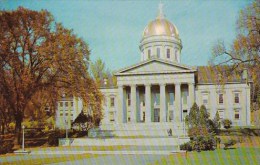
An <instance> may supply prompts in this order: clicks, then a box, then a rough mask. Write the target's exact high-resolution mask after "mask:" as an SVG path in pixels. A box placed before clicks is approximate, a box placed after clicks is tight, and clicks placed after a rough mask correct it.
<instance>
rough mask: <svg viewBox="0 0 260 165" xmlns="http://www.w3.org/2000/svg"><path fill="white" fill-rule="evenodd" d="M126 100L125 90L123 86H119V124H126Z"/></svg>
mask: <svg viewBox="0 0 260 165" xmlns="http://www.w3.org/2000/svg"><path fill="white" fill-rule="evenodd" d="M124 103H125V100H124V88H123V86H122V85H119V86H118V109H117V121H118V123H125V122H126V116H125V115H126V112H125V105H124Z"/></svg>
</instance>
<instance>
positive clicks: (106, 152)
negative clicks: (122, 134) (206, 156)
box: [30, 150, 182, 155]
mask: <svg viewBox="0 0 260 165" xmlns="http://www.w3.org/2000/svg"><path fill="white" fill-rule="evenodd" d="M178 152H180V151H127V150H122V151H51V152H50V151H48V152H44V151H36V152H31V153H30V155H43V154H44V155H55V154H58V155H60V154H62V155H67V154H68V155H70V154H98V155H104V154H109V155H170V154H173V153H178ZM181 152H182V151H181Z"/></svg>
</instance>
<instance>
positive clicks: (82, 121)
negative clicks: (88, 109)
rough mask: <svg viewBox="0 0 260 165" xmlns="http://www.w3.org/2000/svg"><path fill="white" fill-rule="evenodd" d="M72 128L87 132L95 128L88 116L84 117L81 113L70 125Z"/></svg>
mask: <svg viewBox="0 0 260 165" xmlns="http://www.w3.org/2000/svg"><path fill="white" fill-rule="evenodd" d="M72 126H79V130H82V131H88V130H89V129H90V128H93V127H94V126H95V123H94V122H93V119H92V117H91V116H90V115H86V114H84V112H83V111H81V112H80V114H79V115H78V116H77V118H76V119H75V120H74V122H73V123H72Z"/></svg>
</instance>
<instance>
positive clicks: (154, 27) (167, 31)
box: [143, 3, 179, 38]
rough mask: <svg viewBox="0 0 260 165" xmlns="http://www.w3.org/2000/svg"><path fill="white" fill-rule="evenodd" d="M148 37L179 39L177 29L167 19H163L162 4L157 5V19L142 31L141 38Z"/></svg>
mask: <svg viewBox="0 0 260 165" xmlns="http://www.w3.org/2000/svg"><path fill="white" fill-rule="evenodd" d="M149 36H171V37H177V38H179V32H178V30H177V28H176V27H175V26H174V25H173V24H172V23H171V22H170V21H168V20H167V19H165V18H164V14H163V4H162V3H160V4H159V12H158V16H157V18H156V19H155V20H154V21H152V22H150V23H149V24H148V25H147V26H146V27H145V29H144V32H143V38H145V37H149Z"/></svg>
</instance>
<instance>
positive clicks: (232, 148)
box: [224, 147, 237, 150]
mask: <svg viewBox="0 0 260 165" xmlns="http://www.w3.org/2000/svg"><path fill="white" fill-rule="evenodd" d="M234 149H237V148H235V147H229V148H224V150H234Z"/></svg>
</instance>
